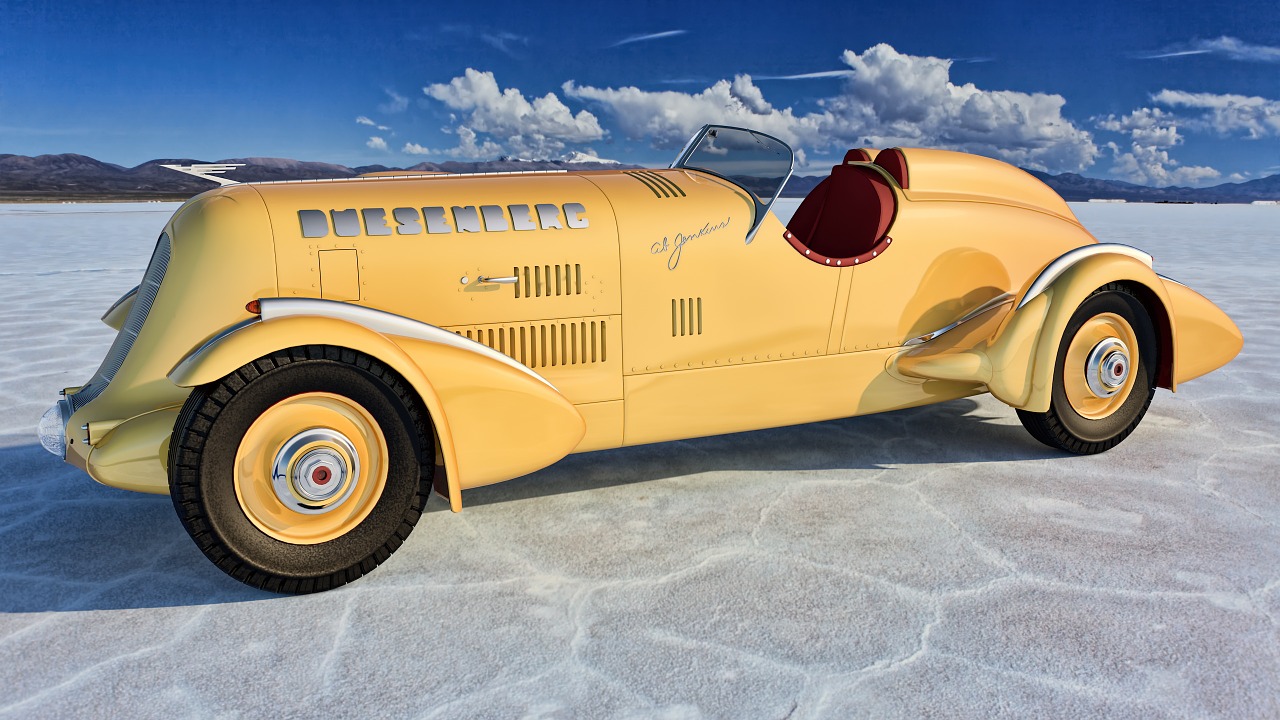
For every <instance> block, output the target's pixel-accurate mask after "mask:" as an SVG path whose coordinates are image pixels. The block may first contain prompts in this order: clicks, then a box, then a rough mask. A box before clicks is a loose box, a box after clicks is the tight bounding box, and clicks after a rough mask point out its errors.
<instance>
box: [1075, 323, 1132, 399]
mask: <svg viewBox="0 0 1280 720" xmlns="http://www.w3.org/2000/svg"><path fill="white" fill-rule="evenodd" d="M1131 369H1132V363H1131V362H1130V360H1129V347H1128V346H1127V345H1125V344H1124V341H1122V340H1121V339H1120V338H1116V337H1110V338H1107V339H1105V340H1103V341H1101V342H1099V343H1098V344H1097V345H1094V346H1093V349H1092V350H1090V351H1089V358H1088V360H1086V361H1085V370H1084V372H1085V381H1086V382H1087V383H1088V385H1089V391H1090V392H1092V393H1093V394H1094V395H1095V396H1096V397H1100V398H1108V397H1111V396H1112V395H1115V394H1116V393H1117V392H1119V391H1120V388H1122V387H1124V384H1125V381H1127V380H1128V379H1129V373H1130V371H1131Z"/></svg>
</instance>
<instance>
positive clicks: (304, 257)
mask: <svg viewBox="0 0 1280 720" xmlns="http://www.w3.org/2000/svg"><path fill="white" fill-rule="evenodd" d="M791 170H792V152H791V149H790V148H789V147H787V145H786V144H784V143H783V142H781V141H779V140H777V139H776V138H773V137H770V136H767V135H764V134H762V133H758V132H753V131H750V130H744V129H739V128H730V127H721V126H708V127H705V128H703V129H702V130H701V131H700V132H699V133H697V135H696V136H695V137H693V139H692V140H691V141H690V142H689V144H688V145H687V146H686V147H685V149H684V150H683V151H682V152H681V153H680V155H679V157H678V158H677V160H676V162H674V163H673V164H672V165H671V167H670V168H668V169H662V170H612V171H598V172H538V173H487V174H479V175H443V174H416V175H415V174H408V175H406V174H403V173H402V174H399V175H394V176H385V174H384V176H379V177H362V178H357V179H351V180H337V181H301V182H275V183H253V184H239V185H236V184H232V185H228V186H225V187H221V188H218V189H215V190H211V191H209V192H206V193H203V194H201V195H199V196H198V197H196V198H193V199H192V200H190V201H189V202H187V203H186V204H185V205H183V206H182V208H180V209H179V210H178V211H177V212H176V213H175V214H174V216H173V218H172V219H171V220H170V221H169V223H168V224H167V225H166V227H165V229H164V232H163V234H162V235H161V236H160V238H159V241H158V243H157V245H156V249H155V252H154V254H153V255H152V258H151V262H150V264H149V265H148V267H147V269H146V273H145V275H144V276H143V278H142V283H141V285H139V286H138V287H137V288H135V289H134V290H133V291H131V292H130V293H128V294H126V295H125V296H124V297H122V298H121V299H120V300H119V301H118V302H117V303H116V304H115V305H114V306H113V307H112V308H111V309H110V310H108V311H107V313H106V315H105V316H104V317H103V320H104V321H105V322H106V323H107V324H108V325H110V326H111V327H113V328H116V329H117V330H118V331H119V332H118V335H117V336H116V338H115V341H114V342H113V344H112V345H111V348H110V350H109V351H108V353H107V356H106V359H105V360H103V362H102V365H101V367H100V368H99V369H98V371H97V372H96V373H95V374H94V375H93V377H92V378H90V380H89V381H88V383H86V384H85V385H84V386H82V387H73V388H67V389H66V390H64V391H63V394H64V397H63V398H62V399H61V400H59V401H58V403H57V404H56V405H55V406H54V407H52V408H50V410H49V412H48V413H47V414H46V415H45V417H44V419H43V420H42V421H41V425H40V435H41V440H42V442H43V443H44V445H45V447H47V448H48V449H49V450H50V451H51V452H53V453H55V454H57V455H59V456H62V457H64V458H65V459H66V461H67V462H69V463H71V464H73V465H75V466H77V467H80V468H83V469H84V470H86V471H87V472H88V473H89V474H90V476H92V477H93V478H94V479H95V480H97V481H98V482H100V483H103V484H106V485H110V486H113V487H118V488H125V489H128V490H138V491H142V492H153V493H169V494H170V495H171V497H172V499H173V505H174V508H176V510H177V513H178V516H179V517H180V518H181V520H182V523H183V525H184V526H185V527H186V529H187V531H188V532H189V533H190V535H191V537H192V539H194V540H195V542H196V544H197V545H198V546H199V547H200V549H201V550H202V551H203V552H204V553H205V555H206V556H208V558H209V559H210V560H211V561H213V562H214V563H216V564H217V566H218V567H220V568H222V569H223V570H224V571H226V572H227V573H228V574H229V575H231V576H232V577H234V578H236V579H238V580H241V581H244V582H246V583H249V584H251V585H255V586H258V587H263V588H266V589H269V590H274V591H279V592H290V593H292V592H311V591H318V590H324V589H327V588H331V587H335V586H338V585H341V584H343V583H346V582H349V581H351V580H354V579H355V578H357V577H359V576H361V575H362V574H364V573H366V572H369V571H370V570H372V569H373V568H374V567H376V566H377V565H378V564H379V563H381V562H382V561H384V560H386V559H387V557H388V556H389V555H390V554H391V553H392V552H393V551H395V550H396V548H398V547H399V546H400V544H401V543H402V542H403V541H404V539H405V537H406V536H407V535H408V534H409V532H410V530H411V529H412V528H413V526H414V524H415V523H416V522H417V521H418V518H419V516H420V514H421V513H422V511H423V506H424V504H425V503H426V501H427V498H428V496H429V493H430V492H431V491H432V489H434V490H435V491H436V492H438V493H440V494H441V495H443V496H444V497H445V498H447V500H448V502H449V504H450V506H451V507H452V509H453V510H454V511H458V510H460V509H461V507H462V500H463V491H464V490H466V489H467V488H473V487H476V486H480V485H485V484H488V483H495V482H500V481H503V480H507V479H510V478H514V477H517V476H520V475H524V474H526V473H530V472H533V471H534V470H537V469H539V468H542V467H544V466H546V465H548V464H550V463H554V462H556V461H557V460H558V459H560V458H561V457H563V456H565V455H566V454H568V453H574V452H585V451H590V450H600V449H604V448H616V447H619V446H624V445H636V444H641V443H652V442H661V441H664V440H674V439H678V438H690V437H696V436H704V435H712V434H718V433H730V432H737V431H743V430H752V429H756V428H766V427H774V426H779V425H788V424H794V423H806V422H813V421H819V420H826V419H831V418H840V417H847V416H852V415H862V414H867V413H875V412H882V411H886V410H894V409H898V408H907V407H912V406H917V405H923V404H926V403H935V402H941V401H945V400H950V399H953V398H960V397H965V396H968V395H973V394H976V393H982V392H990V393H991V394H992V395H994V396H995V397H996V398H998V399H1000V400H1001V401H1003V402H1005V403H1007V404H1008V405H1010V406H1012V407H1013V408H1016V410H1017V413H1018V417H1019V418H1020V419H1021V420H1022V422H1023V424H1024V425H1025V426H1026V427H1027V429H1028V430H1029V431H1030V432H1031V434H1032V435H1033V436H1034V437H1035V438H1036V439H1038V440H1040V441H1041V442H1043V443H1046V444H1048V445H1050V446H1052V447H1055V448H1060V449H1062V450H1065V451H1067V452H1073V453H1097V452H1102V451H1104V450H1107V449H1109V448H1111V447H1113V446H1115V445H1116V444H1117V443H1119V442H1120V441H1121V440H1123V439H1124V438H1125V437H1126V436H1128V435H1129V433H1131V432H1132V431H1133V429H1134V427H1135V426H1137V424H1138V422H1139V421H1140V420H1141V419H1142V416H1143V414H1144V413H1145V412H1146V409H1147V406H1148V405H1149V403H1150V402H1151V399H1152V396H1153V395H1154V393H1155V389H1156V388H1157V387H1164V388H1168V389H1170V390H1173V389H1175V388H1176V387H1177V386H1178V384H1180V383H1183V382H1186V381H1187V380H1190V379H1192V378H1194V377H1197V376H1199V375H1202V374H1204V373H1207V372H1209V371H1210V370H1213V369H1214V368H1217V367H1220V366H1221V365H1223V364H1225V363H1226V362H1228V361H1229V360H1230V359H1231V358H1232V357H1234V356H1235V355H1236V353H1237V352H1238V351H1239V350H1240V347H1241V343H1242V339H1241V336H1240V333H1239V331H1238V330H1237V329H1236V326H1235V325H1234V324H1233V323H1232V322H1231V320H1230V319H1229V318H1228V317H1227V316H1226V315H1225V314H1223V313H1222V312H1221V311H1220V310H1219V309H1218V308H1217V307H1215V306H1214V305H1213V304H1212V303H1210V302H1209V301H1208V300H1205V299H1204V298H1203V297H1201V296H1200V295H1198V294H1196V293H1195V292H1193V291H1192V290H1190V289H1189V288H1187V287H1185V286H1183V285H1182V284H1180V283H1178V282H1175V281H1173V280H1170V279H1168V278H1165V277H1162V276H1160V275H1157V274H1156V273H1155V272H1154V271H1153V270H1152V260H1151V257H1150V256H1148V255H1147V254H1146V253H1144V252H1142V251H1140V250H1136V249H1134V248H1131V247H1127V246H1124V245H1114V244H1100V243H1098V242H1097V240H1095V239H1094V238H1093V237H1092V236H1091V235H1090V234H1089V233H1088V232H1087V231H1086V230H1085V229H1084V228H1083V227H1081V225H1080V223H1079V221H1078V220H1077V219H1076V218H1075V216H1074V215H1073V214H1072V212H1071V210H1070V209H1069V208H1068V206H1067V204H1066V203H1065V202H1063V200H1062V199H1061V198H1060V197H1059V196H1058V195H1056V194H1055V193H1054V192H1053V191H1052V190H1050V189H1049V188H1048V187H1046V186H1045V185H1044V184H1042V183H1040V182H1039V181H1037V180H1035V179H1034V178H1032V177H1031V176H1030V175H1028V174H1026V173H1024V172H1022V171H1021V170H1018V169H1016V168H1014V167H1011V166H1009V165H1006V164H1003V163H1000V162H997V161H994V160H989V159H986V158H981V157H973V156H969V155H964V154H960V153H954V152H944V151H937V150H916V149H897V148H891V149H886V150H883V151H880V152H879V153H874V154H873V153H872V152H871V151H868V150H865V149H858V150H851V151H850V152H849V153H848V155H847V156H846V158H845V161H844V162H843V163H841V164H840V165H837V166H836V167H834V168H832V171H831V175H830V176H829V177H828V178H826V179H825V180H824V181H822V183H821V184H820V185H818V186H817V187H816V188H815V189H814V190H813V192H811V193H810V194H809V195H808V197H807V198H806V199H805V200H804V202H803V203H802V204H801V205H800V206H799V208H798V209H797V210H796V212H795V215H794V217H793V218H792V219H791V221H790V223H789V224H788V226H787V227H783V225H782V224H781V223H780V222H779V220H778V219H777V218H776V217H775V216H774V215H773V214H771V213H770V212H769V208H770V205H771V204H772V203H773V202H774V201H775V200H776V198H777V196H778V194H779V191H780V190H781V188H782V186H783V184H784V183H785V182H786V180H787V179H788V177H789V176H790V175H791Z"/></svg>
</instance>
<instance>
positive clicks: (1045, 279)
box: [1015, 243, 1152, 310]
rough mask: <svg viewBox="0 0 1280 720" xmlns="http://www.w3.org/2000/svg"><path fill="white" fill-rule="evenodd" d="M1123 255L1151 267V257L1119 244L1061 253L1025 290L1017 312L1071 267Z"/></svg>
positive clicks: (1091, 246) (1103, 244) (1101, 245)
mask: <svg viewBox="0 0 1280 720" xmlns="http://www.w3.org/2000/svg"><path fill="white" fill-rule="evenodd" d="M1107 254H1114V255H1124V256H1126V257H1131V258H1133V259H1134V260H1140V261H1142V263H1143V264H1144V265H1146V266H1147V267H1151V262H1152V260H1151V256H1150V255H1148V254H1147V253H1145V252H1143V251H1141V250H1139V249H1138V248H1135V247H1130V246H1128V245H1121V244H1120V243H1098V244H1096V245H1085V246H1084V247H1078V248H1076V249H1075V250H1070V251H1068V252H1065V253H1063V254H1062V255H1060V256H1059V257H1058V259H1057V260H1054V261H1053V262H1051V263H1049V264H1048V265H1047V266H1046V267H1045V269H1044V270H1041V271H1040V274H1039V275H1037V276H1036V279H1035V280H1033V281H1032V282H1031V287H1029V288H1027V294H1026V295H1023V296H1022V300H1020V301H1019V302H1018V307H1017V308H1015V309H1017V310H1021V309H1022V308H1023V306H1025V305H1026V304H1027V303H1029V302H1031V301H1032V300H1034V299H1036V298H1037V297H1038V296H1039V295H1040V294H1041V293H1043V292H1044V291H1045V290H1047V289H1049V286H1050V285H1052V284H1053V281H1054V280H1057V279H1058V277H1059V276H1061V275H1062V273H1064V272H1066V271H1067V270H1068V269H1069V268H1070V267H1071V266H1072V265H1075V264H1076V263H1078V262H1080V261H1081V260H1084V259H1085V258H1090V257H1093V256H1094V255H1107Z"/></svg>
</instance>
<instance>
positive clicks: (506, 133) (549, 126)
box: [422, 68, 604, 159]
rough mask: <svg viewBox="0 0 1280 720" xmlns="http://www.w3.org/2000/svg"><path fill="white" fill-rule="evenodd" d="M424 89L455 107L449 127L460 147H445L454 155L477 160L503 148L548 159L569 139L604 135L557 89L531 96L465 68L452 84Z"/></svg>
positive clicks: (592, 118)
mask: <svg viewBox="0 0 1280 720" xmlns="http://www.w3.org/2000/svg"><path fill="white" fill-rule="evenodd" d="M422 90H423V92H424V93H425V94H426V95H427V97H429V98H431V99H433V100H436V101H439V102H441V103H443V104H444V105H445V106H446V107H448V108H449V109H451V110H454V111H456V112H457V116H456V117H455V119H454V122H455V125H454V126H453V127H450V128H448V131H449V132H452V133H454V134H456V135H457V136H458V139H459V143H458V146H457V147H455V148H453V149H450V150H445V151H443V152H444V153H445V154H448V155H452V156H454V157H459V158H468V159H476V158H482V157H486V156H492V155H495V154H500V153H503V152H504V151H505V152H509V153H514V154H516V155H520V156H531V157H535V158H547V157H552V156H553V155H558V154H559V153H561V152H562V151H563V150H564V149H565V146H566V145H567V144H570V143H585V142H591V141H594V140H599V139H601V138H602V137H604V129H603V128H601V127H600V122H599V120H597V119H596V116H595V115H592V114H591V113H590V112H587V111H586V110H580V111H578V113H576V114H575V113H574V112H573V111H572V110H570V109H569V107H568V106H566V105H565V104H564V103H563V102H562V101H561V100H560V98H558V97H556V95H555V93H547V94H546V95H543V96H542V97H535V98H533V99H532V100H531V99H529V98H526V97H525V95H524V93H522V92H521V91H520V90H518V89H516V88H506V89H501V88H499V87H498V82H497V80H496V79H495V78H494V75H493V73H491V72H480V71H478V70H473V69H471V68H467V71H466V73H465V74H464V75H461V76H459V77H455V78H453V79H452V80H451V81H449V82H448V83H436V84H433V85H428V86H426V87H424V88H423V89H422Z"/></svg>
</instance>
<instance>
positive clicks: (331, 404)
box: [169, 345, 434, 593]
mask: <svg viewBox="0 0 1280 720" xmlns="http://www.w3.org/2000/svg"><path fill="white" fill-rule="evenodd" d="M428 433H429V428H428V427H427V419H426V417H425V413H424V412H423V411H422V410H421V409H420V407H419V405H418V403H417V402H416V397H415V396H414V395H413V393H412V392H411V391H410V390H409V388H408V386H407V385H406V384H405V382H404V380H402V379H401V378H400V377H399V376H398V375H396V374H395V373H394V372H392V371H391V370H390V369H389V368H387V367H385V366H383V365H382V364H381V363H379V362H378V361H376V360H374V359H372V358H370V357H368V356H366V355H363V354H360V353H356V352H354V351H351V350H346V349H342V348H335V347H329V346H316V345H313V346H307V347H298V348H292V349H290V350H287V351H282V352H279V353H275V354H273V355H270V356H268V357H264V358H260V359H258V360H256V361H254V362H252V363H249V364H247V365H244V366H243V367H241V368H239V369H238V370H236V371H235V372H233V373H231V374H230V375H228V376H226V377H225V378H223V379H221V380H219V381H218V382H215V383H211V384H209V385H206V386H203V387H200V388H197V389H196V390H194V391H193V392H192V394H191V396H190V397H189V398H188V399H187V403H186V405H185V406H184V407H183V410H182V413H181V414H180V415H179V417H178V421H177V424H176V425H175V427H174V437H173V441H172V443H171V446H170V451H169V467H170V480H169V485H170V494H171V497H172V498H173V504H174V507H175V508H176V509H177V511H178V517H179V518H180V519H181V520H182V524H183V526H184V527H185V528H186V529H187V532H188V533H189V534H190V535H191V537H192V539H193V540H195V542H196V545H197V546H199V548H200V550H201V551H202V552H204V554H205V555H206V556H207V557H208V558H209V559H210V560H212V561H213V562H214V564H216V565H217V566H218V567H219V568H221V569H222V570H223V571H224V572H226V573H227V574H228V575H231V576H232V577H234V578H236V579H237V580H240V581H241V582H244V583H247V584H249V585H253V586H255V587H260V588H264V589H266V590H271V591H274V592H286V593H305V592H315V591H319V590H327V589H329V588H332V587H337V586H339V585H342V584H344V583H347V582H350V581H352V580H355V579H356V578H358V577H360V576H361V575H363V574H365V573H367V572H369V571H371V570H373V569H374V568H375V567H377V566H378V564H380V563H381V562H383V561H384V560H386V559H387V558H388V557H389V556H390V555H391V553H392V552H394V551H395V550H396V549H397V548H398V547H400V545H401V543H403V542H404V540H405V538H407V537H408V535H409V532H410V531H411V530H412V529H413V526H414V525H415V524H416V523H417V521H418V518H419V516H420V515H421V513H422V508H423V506H424V505H425V504H426V501H427V498H428V497H429V493H430V490H431V479H432V471H433V469H434V457H433V450H434V446H433V444H432V443H430V442H426V441H424V439H425V438H429V437H430V435H429V434H428Z"/></svg>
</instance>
